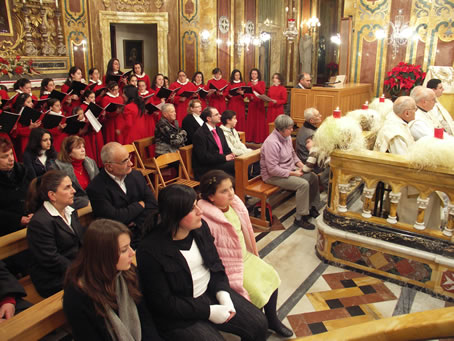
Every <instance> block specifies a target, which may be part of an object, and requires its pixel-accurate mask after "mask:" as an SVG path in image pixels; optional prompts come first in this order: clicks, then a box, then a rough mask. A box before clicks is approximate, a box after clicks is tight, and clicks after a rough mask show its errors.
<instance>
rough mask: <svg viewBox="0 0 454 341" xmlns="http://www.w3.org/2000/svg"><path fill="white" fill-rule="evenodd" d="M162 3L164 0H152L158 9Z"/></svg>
mask: <svg viewBox="0 0 454 341" xmlns="http://www.w3.org/2000/svg"><path fill="white" fill-rule="evenodd" d="M163 4H164V1H162V0H155V2H154V5H155V6H156V8H157V9H160V8H161V7H162V5H163Z"/></svg>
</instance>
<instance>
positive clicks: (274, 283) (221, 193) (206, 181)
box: [198, 170, 293, 337]
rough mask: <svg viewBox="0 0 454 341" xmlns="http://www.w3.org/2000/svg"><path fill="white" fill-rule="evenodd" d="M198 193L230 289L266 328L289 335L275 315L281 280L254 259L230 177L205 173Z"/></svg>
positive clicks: (251, 237)
mask: <svg viewBox="0 0 454 341" xmlns="http://www.w3.org/2000/svg"><path fill="white" fill-rule="evenodd" d="M200 194H201V196H202V200H200V201H199V202H198V205H199V207H200V209H201V210H202V211H203V214H202V217H203V219H205V221H206V222H207V223H208V227H209V228H210V231H211V234H212V235H213V237H214V244H215V245H216V249H217V251H218V254H219V257H220V258H221V260H222V263H223V264H224V266H225V272H226V273H227V276H228V278H229V282H230V286H231V287H232V289H233V290H235V291H236V292H237V293H238V294H240V295H242V296H243V297H244V298H246V299H249V300H250V301H251V302H252V303H253V304H254V305H255V306H256V307H257V308H259V309H262V308H264V310H265V315H266V318H267V320H268V326H269V328H270V329H272V330H274V331H275V332H276V333H277V334H279V335H281V336H285V337H290V336H292V335H293V332H292V331H291V330H290V329H288V328H287V327H286V326H284V325H283V324H282V322H281V321H279V318H278V317H277V313H276V303H277V288H278V287H279V284H280V283H281V280H280V278H279V275H278V273H277V272H276V270H274V268H273V267H272V266H271V265H269V264H267V263H266V262H265V261H263V260H262V259H261V258H260V257H259V256H258V252H257V246H256V244H255V237H254V231H253V230H252V225H251V221H250V219H249V214H248V210H247V208H246V206H245V205H244V204H243V202H242V201H241V199H240V198H238V197H237V196H236V195H235V191H234V189H233V183H232V177H231V176H230V175H228V174H227V173H225V172H224V171H221V170H212V171H209V172H208V173H206V174H204V175H203V176H202V178H201V179H200Z"/></svg>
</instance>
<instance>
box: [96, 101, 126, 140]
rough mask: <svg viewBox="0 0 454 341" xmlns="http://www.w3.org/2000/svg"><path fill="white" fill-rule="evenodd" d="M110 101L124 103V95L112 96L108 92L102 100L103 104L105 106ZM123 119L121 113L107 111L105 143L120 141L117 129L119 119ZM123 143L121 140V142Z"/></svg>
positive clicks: (104, 129) (104, 125)
mask: <svg viewBox="0 0 454 341" xmlns="http://www.w3.org/2000/svg"><path fill="white" fill-rule="evenodd" d="M109 103H117V104H123V103H124V100H123V97H122V96H120V95H118V96H117V97H112V96H111V95H109V93H107V94H106V95H105V96H104V97H103V98H102V101H101V106H102V107H103V108H105V107H106V106H107V104H109ZM119 120H121V118H120V115H119V114H117V113H106V120H105V121H104V124H103V127H102V134H103V136H104V143H109V142H112V141H117V142H120V140H119V139H120V138H119V136H118V135H117V134H116V133H115V130H116V129H117V121H119ZM120 143H121V142H120Z"/></svg>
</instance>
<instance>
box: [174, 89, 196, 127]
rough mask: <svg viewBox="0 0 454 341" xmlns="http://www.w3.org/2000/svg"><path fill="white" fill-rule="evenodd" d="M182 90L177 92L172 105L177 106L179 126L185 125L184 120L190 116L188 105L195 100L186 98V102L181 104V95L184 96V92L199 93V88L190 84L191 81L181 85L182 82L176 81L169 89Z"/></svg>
mask: <svg viewBox="0 0 454 341" xmlns="http://www.w3.org/2000/svg"><path fill="white" fill-rule="evenodd" d="M180 87H181V89H180V90H178V91H177V93H176V94H175V96H174V97H173V100H172V103H173V104H174V105H175V110H176V112H177V121H178V124H179V126H180V127H181V125H182V124H183V119H184V118H185V117H186V115H187V114H188V105H189V102H190V101H191V100H192V99H193V98H191V97H188V98H186V100H185V101H184V102H180V94H182V93H183V92H184V91H197V87H196V86H195V85H194V83H192V82H190V81H189V80H188V81H187V82H186V83H184V84H181V83H180V82H178V81H176V82H173V83H172V84H170V87H169V89H170V90H173V89H177V88H180Z"/></svg>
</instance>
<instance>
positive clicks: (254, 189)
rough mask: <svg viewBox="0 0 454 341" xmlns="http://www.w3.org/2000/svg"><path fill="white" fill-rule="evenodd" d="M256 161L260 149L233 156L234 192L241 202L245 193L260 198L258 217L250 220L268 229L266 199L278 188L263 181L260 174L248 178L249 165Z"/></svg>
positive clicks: (258, 158)
mask: <svg viewBox="0 0 454 341" xmlns="http://www.w3.org/2000/svg"><path fill="white" fill-rule="evenodd" d="M257 161H260V149H256V150H254V151H252V152H250V153H247V154H245V155H241V156H238V157H236V158H235V192H236V194H237V195H238V196H239V197H240V198H241V200H243V202H244V201H245V196H246V195H250V196H252V197H256V198H259V199H260V208H261V210H260V211H261V212H260V218H255V217H251V222H252V224H254V225H258V226H260V227H262V228H267V229H269V228H270V227H271V221H267V220H266V200H267V199H268V198H269V197H270V196H271V195H272V194H274V193H276V192H277V191H279V189H280V188H279V187H278V186H275V185H271V184H267V183H265V182H263V180H262V177H261V176H260V175H259V176H256V177H255V178H252V179H249V178H248V175H249V171H248V170H249V166H250V165H252V164H253V163H255V162H257ZM270 219H272V217H270Z"/></svg>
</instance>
